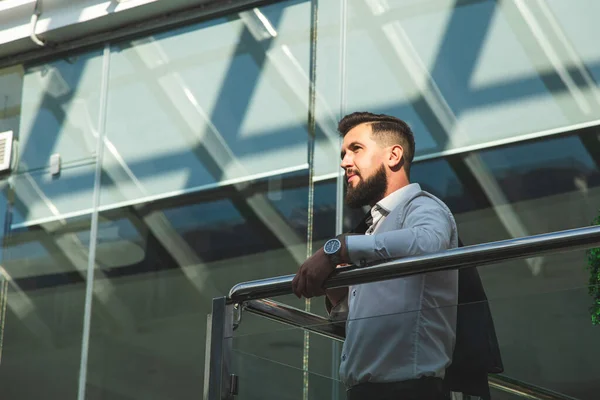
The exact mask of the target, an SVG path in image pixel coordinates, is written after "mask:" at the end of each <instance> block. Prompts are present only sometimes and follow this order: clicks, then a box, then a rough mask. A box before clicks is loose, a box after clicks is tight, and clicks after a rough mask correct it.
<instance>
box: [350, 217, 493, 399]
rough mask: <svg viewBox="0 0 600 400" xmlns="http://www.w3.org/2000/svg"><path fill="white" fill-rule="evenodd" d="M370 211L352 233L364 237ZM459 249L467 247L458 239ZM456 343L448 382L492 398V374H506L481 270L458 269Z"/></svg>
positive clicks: (457, 389)
mask: <svg viewBox="0 0 600 400" xmlns="http://www.w3.org/2000/svg"><path fill="white" fill-rule="evenodd" d="M370 218H371V214H370V212H368V213H367V215H365V218H363V220H362V221H361V222H360V223H359V224H358V226H356V228H354V229H353V230H352V233H357V234H364V233H365V232H366V231H367V229H368V226H369V225H368V223H369V222H370V221H369V219H370ZM458 247H463V244H462V242H461V240H460V239H458ZM458 304H459V306H458V310H457V316H456V343H455V345H454V353H453V355H452V364H451V365H450V366H449V367H448V369H446V376H445V378H444V383H445V385H446V387H447V388H448V389H449V390H451V391H453V392H461V393H464V394H468V395H471V396H479V397H481V398H483V399H489V398H490V397H491V396H490V387H489V384H488V373H493V374H497V373H501V372H503V371H504V366H503V364H502V357H501V355H500V348H499V345H498V339H497V337H496V329H495V327H494V320H493V319H492V312H491V310H490V306H489V304H488V301H487V296H486V294H485V290H484V289H483V284H482V283H481V278H480V277H479V272H478V271H477V267H471V268H462V269H460V270H458Z"/></svg>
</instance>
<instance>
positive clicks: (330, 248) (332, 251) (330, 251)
mask: <svg viewBox="0 0 600 400" xmlns="http://www.w3.org/2000/svg"><path fill="white" fill-rule="evenodd" d="M323 251H324V252H325V254H327V256H328V257H329V260H331V263H332V264H333V265H334V266H335V265H338V264H341V263H342V255H341V251H342V242H340V239H337V238H333V239H329V240H328V241H327V242H325V246H323Z"/></svg>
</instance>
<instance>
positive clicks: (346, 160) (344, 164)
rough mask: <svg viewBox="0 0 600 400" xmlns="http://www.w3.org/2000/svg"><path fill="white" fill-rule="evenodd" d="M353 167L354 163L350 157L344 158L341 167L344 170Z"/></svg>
mask: <svg viewBox="0 0 600 400" xmlns="http://www.w3.org/2000/svg"><path fill="white" fill-rule="evenodd" d="M351 166H352V161H351V158H350V156H348V155H346V156H344V158H342V162H341V163H340V167H342V169H344V170H345V169H347V168H349V167H351Z"/></svg>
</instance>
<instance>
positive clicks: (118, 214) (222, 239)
mask: <svg viewBox="0 0 600 400" xmlns="http://www.w3.org/2000/svg"><path fill="white" fill-rule="evenodd" d="M276 178H277V181H278V183H276V184H274V183H273V180H274V179H276ZM307 179H308V176H307V175H306V174H304V173H302V174H287V175H282V176H279V177H272V178H267V179H264V180H259V181H255V182H249V183H248V184H246V185H245V187H243V188H242V187H239V186H237V185H232V186H226V187H222V188H217V189H213V190H206V191H200V192H196V193H190V194H187V195H184V196H178V197H174V198H168V199H162V200H157V201H154V202H149V203H140V204H136V205H132V206H129V207H124V208H120V209H116V210H110V211H105V212H102V213H101V214H100V222H101V223H100V224H99V229H98V247H97V253H96V263H97V265H98V269H99V270H100V271H102V272H103V274H104V277H101V278H99V279H96V281H95V286H97V285H99V284H102V283H103V281H108V282H109V283H110V284H111V288H112V290H113V291H112V294H111V296H112V297H114V298H115V299H116V300H115V301H118V304H120V306H119V310H118V311H119V313H116V311H117V310H116V309H115V310H113V311H111V313H109V315H108V318H103V316H102V315H100V314H96V313H94V315H93V318H92V334H91V339H90V359H89V375H90V377H89V380H88V384H89V385H94V386H95V385H97V383H99V382H102V385H101V386H100V387H96V389H95V390H96V391H97V392H98V393H99V395H108V394H109V393H119V394H121V395H126V394H128V395H129V396H131V397H134V398H144V399H147V398H157V399H158V398H165V397H169V398H182V399H183V398H189V397H190V396H194V395H196V394H198V393H202V382H203V378H202V377H203V367H204V363H203V362H202V360H204V334H205V331H206V315H207V314H208V313H209V312H210V307H211V300H212V298H213V297H217V296H223V295H226V294H227V293H228V292H229V289H230V288H231V287H232V286H233V285H234V284H236V283H237V282H240V281H245V280H252V279H259V278H266V277H270V276H274V275H285V274H290V273H293V272H294V271H296V269H297V268H298V266H299V263H300V262H301V261H303V259H304V258H305V254H306V244H305V242H306V229H307V227H306V210H307V207H308V205H307V202H308V191H307V188H306V187H307ZM286 301H290V302H291V303H292V304H295V305H296V306H298V305H300V301H298V300H297V299H296V300H294V299H292V298H291V296H290V298H287V300H286ZM96 302H98V299H94V307H95V304H96ZM113 313H114V314H113ZM122 313H125V314H126V316H127V318H128V320H127V321H128V323H127V324H118V323H117V322H119V321H121V320H124V318H125V315H121V316H119V314H122ZM112 319H115V321H114V322H112V321H111V320H112ZM255 326H260V321H259V322H257V323H256V325H255ZM250 328H251V327H250ZM255 345H256V343H248V344H247V346H248V347H249V348H251V347H252V346H255ZM264 345H265V346H266V348H268V349H269V351H271V352H274V353H275V354H277V353H281V354H287V355H286V356H285V357H287V356H289V357H291V358H293V359H295V360H297V361H298V362H301V359H302V349H301V348H299V349H298V352H296V353H297V354H296V353H294V352H292V353H286V352H285V350H284V349H281V348H278V345H277V343H271V341H270V340H268V339H265V341H264ZM241 348H242V350H243V349H244V348H245V347H244V346H242V347H241ZM282 352H283V353H282ZM299 379H300V380H299V381H297V382H296V383H295V385H296V386H297V387H298V388H300V387H301V386H300V385H301V375H300V378H299ZM136 382H145V383H144V385H143V388H141V389H140V385H138V384H137V383H136ZM134 393H135V394H134Z"/></svg>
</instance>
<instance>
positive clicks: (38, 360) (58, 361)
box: [0, 216, 106, 399]
mask: <svg viewBox="0 0 600 400" xmlns="http://www.w3.org/2000/svg"><path fill="white" fill-rule="evenodd" d="M89 229H90V218H89V216H85V217H80V218H74V219H69V220H64V221H63V222H61V223H54V224H45V225H39V226H36V227H31V228H23V229H13V230H12V231H11V232H9V234H8V236H5V237H4V240H3V252H2V254H3V260H2V266H3V271H2V274H3V276H4V277H5V278H6V279H7V280H8V299H7V302H6V319H5V321H4V326H3V329H4V338H3V349H2V350H3V353H2V373H0V397H2V398H10V399H35V398H75V397H77V380H78V376H79V360H80V356H81V354H80V352H81V339H82V336H81V335H82V328H83V324H82V321H83V305H84V300H85V283H84V279H85V272H84V271H85V268H86V267H87V254H88V247H87V245H86V244H85V243H84V242H83V241H82V240H81V238H82V237H84V236H85V235H86V233H87V232H88V231H89ZM84 232H86V233H84ZM98 295H100V294H98ZM103 295H106V293H103ZM105 305H106V302H102V303H99V304H98V307H99V309H98V311H99V310H101V309H102V308H103V307H104V306H105ZM24 376H26V377H27V380H28V381H29V382H32V383H34V384H29V385H26V384H23V377H24ZM57 382H60V384H57Z"/></svg>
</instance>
